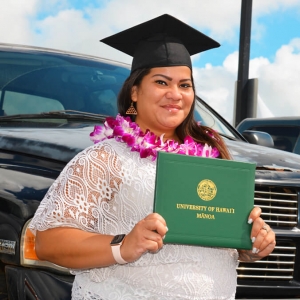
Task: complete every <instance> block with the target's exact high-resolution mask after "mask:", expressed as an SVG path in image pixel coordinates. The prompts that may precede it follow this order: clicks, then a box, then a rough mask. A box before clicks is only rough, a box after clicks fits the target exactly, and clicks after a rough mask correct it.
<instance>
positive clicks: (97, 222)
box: [30, 139, 238, 300]
mask: <svg viewBox="0 0 300 300" xmlns="http://www.w3.org/2000/svg"><path fill="white" fill-rule="evenodd" d="M155 170H156V162H155V161H152V160H151V159H150V158H143V159H141V158H140V157H139V153H137V152H131V151H130V149H129V148H128V147H127V146H126V144H124V143H121V142H117V141H115V140H113V139H111V140H106V141H104V142H101V143H98V144H95V145H93V146H90V147H88V148H87V149H85V150H84V151H83V152H81V153H79V154H78V155H77V156H76V157H75V158H73V159H72V160H71V161H70V162H69V163H68V165H67V166H66V168H65V169H64V170H63V171H62V172H61V174H60V176H59V177H58V179H57V180H56V181H55V182H54V184H53V185H52V186H51V187H50V189H49V191H48V193H47V194H46V196H45V198H44V199H43V201H42V202H41V204H40V206H39V208H38V210H37V212H36V214H35V216H34V218H33V220H32V222H31V224H30V228H31V229H32V230H33V232H35V231H36V230H40V231H42V230H46V229H48V228H53V227H58V226H69V227H75V228H80V229H82V230H86V231H90V232H97V233H102V234H111V235H116V234H120V233H128V232H130V231H131V229H132V228H133V227H134V225H135V224H136V223H137V222H138V221H139V220H141V219H143V218H144V217H145V216H146V215H148V214H150V213H152V212H153V195H154V183H155ZM237 258H238V254H237V251H236V250H235V249H218V248H209V247H198V246H185V245H164V246H163V248H162V249H161V250H160V251H159V252H157V253H155V254H151V253H145V254H144V255H143V256H142V257H141V258H140V259H138V260H137V261H135V262H133V263H129V264H126V265H117V264H116V265H113V266H110V267H105V268H95V269H90V270H73V273H74V274H75V275H76V276H75V281H74V284H73V291H72V299H78V300H79V299H80V300H82V299H89V300H90V299H98V300H99V299H103V300H104V299H105V300H113V299H128V300H132V299H152V300H154V299H159V300H163V299H168V300H171V299H205V300H209V299H234V297H235V290H236V277H237V276H236V275H237V274H236V267H237Z"/></svg>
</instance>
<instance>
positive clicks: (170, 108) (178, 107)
mask: <svg viewBox="0 0 300 300" xmlns="http://www.w3.org/2000/svg"><path fill="white" fill-rule="evenodd" d="M164 108H165V109H166V110H168V111H170V112H173V111H178V110H181V107H180V106H178V105H165V106H164Z"/></svg>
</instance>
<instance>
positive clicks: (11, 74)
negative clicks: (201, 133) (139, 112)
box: [0, 50, 236, 138]
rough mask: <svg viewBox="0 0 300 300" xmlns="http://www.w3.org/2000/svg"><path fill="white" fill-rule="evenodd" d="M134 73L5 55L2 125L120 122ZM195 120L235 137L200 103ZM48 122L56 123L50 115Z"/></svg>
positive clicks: (95, 62)
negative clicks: (71, 119)
mask: <svg viewBox="0 0 300 300" xmlns="http://www.w3.org/2000/svg"><path fill="white" fill-rule="evenodd" d="M129 73H130V69H129V67H127V66H126V65H121V64H117V63H115V62H111V61H105V60H101V59H96V58H94V57H85V56H74V55H67V54H65V53H52V52H50V51H48V52H39V51H32V52H30V51H25V50H24V51H21V50H20V51H15V50H14V51H7V50H6V51H0V119H1V116H5V118H3V119H5V120H6V121H7V120H8V119H9V118H8V117H9V116H15V115H29V116H27V119H28V121H27V122H29V119H30V121H31V122H33V121H34V122H36V121H37V118H36V117H33V115H34V114H39V113H45V112H58V111H61V112H65V114H72V112H71V111H77V113H78V112H79V113H80V112H85V113H93V114H99V115H111V116H115V115H116V114H117V95H118V93H119V90H120V89H121V86H122V85H123V83H124V81H125V80H126V78H127V77H128V76H129ZM53 116H54V114H53ZM24 117H25V116H24ZM43 117H44V118H46V115H45V114H44V115H41V118H43ZM195 118H196V120H197V121H201V124H203V125H207V126H209V127H212V128H213V129H215V130H216V131H218V132H219V133H221V134H223V135H225V136H228V137H230V138H233V137H236V134H235V133H234V132H235V131H234V129H233V128H232V127H231V126H230V125H228V124H226V122H225V121H224V120H223V119H222V118H221V117H220V116H218V115H217V114H216V113H215V112H214V111H213V110H211V108H210V107H209V106H208V105H207V104H206V103H205V102H204V101H201V100H199V101H197V103H196V108H195ZM11 119H13V118H11ZM54 119H55V118H54ZM47 122H51V120H49V115H48V120H47Z"/></svg>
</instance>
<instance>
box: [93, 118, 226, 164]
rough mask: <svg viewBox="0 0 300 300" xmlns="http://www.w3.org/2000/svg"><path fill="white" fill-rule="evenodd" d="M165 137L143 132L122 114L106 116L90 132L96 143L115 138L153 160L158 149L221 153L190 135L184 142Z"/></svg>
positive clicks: (190, 152)
mask: <svg viewBox="0 0 300 300" xmlns="http://www.w3.org/2000/svg"><path fill="white" fill-rule="evenodd" d="M163 137H164V134H162V135H161V136H160V137H157V136H156V135H155V134H154V133H152V132H151V131H149V130H147V131H146V133H143V132H142V131H141V129H140V127H139V126H138V125H137V124H136V123H135V122H132V121H131V119H130V117H122V116H121V115H120V114H118V115H117V116H116V118H113V117H108V118H106V120H105V122H104V125H103V126H99V125H96V126H95V127H94V131H93V132H91V133H90V139H91V140H92V141H93V142H94V143H95V144H96V143H99V142H101V141H103V140H105V139H112V138H114V139H115V140H116V141H118V142H123V143H126V144H127V146H128V147H130V148H131V151H137V152H139V153H140V157H141V158H146V157H148V156H150V157H152V160H155V159H156V157H157V152H158V151H165V152H170V153H177V154H185V155H192V156H201V157H211V158H215V157H218V156H219V154H220V153H219V151H218V149H217V148H215V147H214V148H212V147H211V146H208V145H207V144H204V145H203V144H199V143H196V142H194V140H193V139H192V138H191V137H190V136H187V137H185V139H184V142H183V144H179V143H178V142H175V141H174V140H166V141H164V140H163Z"/></svg>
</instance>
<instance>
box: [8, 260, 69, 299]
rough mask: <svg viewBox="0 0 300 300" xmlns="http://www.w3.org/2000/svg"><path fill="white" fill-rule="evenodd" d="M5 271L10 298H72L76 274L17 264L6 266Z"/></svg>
mask: <svg viewBox="0 0 300 300" xmlns="http://www.w3.org/2000/svg"><path fill="white" fill-rule="evenodd" d="M5 273H6V283H7V293H8V299H10V300H37V299H41V300H43V299H55V300H70V299H71V290H72V284H73V281H74V276H71V275H70V276H66V275H57V274H53V273H50V272H47V271H42V270H37V269H27V268H21V267H16V266H6V267H5Z"/></svg>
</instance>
